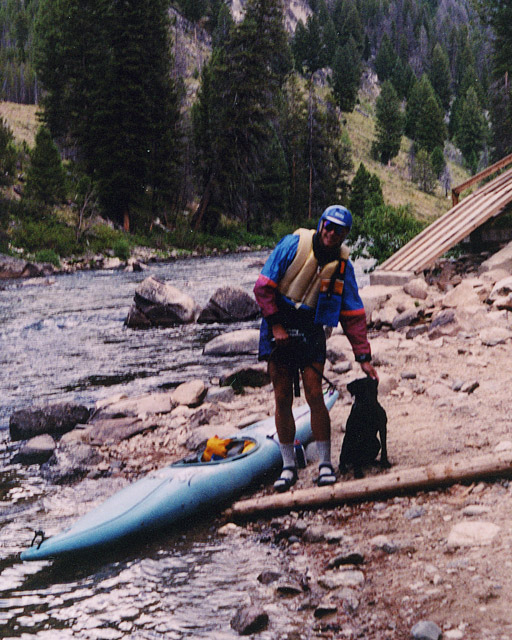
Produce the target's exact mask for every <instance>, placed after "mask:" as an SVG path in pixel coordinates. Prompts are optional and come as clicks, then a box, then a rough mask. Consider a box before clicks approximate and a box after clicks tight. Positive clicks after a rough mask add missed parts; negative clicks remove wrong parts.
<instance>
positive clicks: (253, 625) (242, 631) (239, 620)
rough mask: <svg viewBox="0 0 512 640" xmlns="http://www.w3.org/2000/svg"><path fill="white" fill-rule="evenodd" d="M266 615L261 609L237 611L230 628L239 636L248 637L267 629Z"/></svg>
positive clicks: (252, 607) (247, 608)
mask: <svg viewBox="0 0 512 640" xmlns="http://www.w3.org/2000/svg"><path fill="white" fill-rule="evenodd" d="M267 625H268V614H267V612H266V611H265V610H264V609H263V608H262V607H256V606H251V607H245V608H243V609H239V610H238V611H237V613H236V615H235V617H234V618H233V619H232V620H231V628H232V629H234V630H235V631H236V632H237V633H238V634H239V635H241V636H249V635H251V634H252V633H258V632H260V631H263V630H264V629H266V628H267Z"/></svg>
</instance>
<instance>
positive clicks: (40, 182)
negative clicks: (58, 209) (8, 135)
mask: <svg viewBox="0 0 512 640" xmlns="http://www.w3.org/2000/svg"><path fill="white" fill-rule="evenodd" d="M65 185H66V176H65V173H64V168H63V166H62V160H61V158H60V154H59V151H58V149H57V147H56V145H55V143H54V142H53V140H52V137H51V134H50V132H49V131H48V129H47V128H46V127H40V128H39V130H38V132H37V134H36V138H35V146H34V149H33V150H32V152H31V154H30V166H29V169H28V173H27V184H26V186H25V191H24V194H23V195H24V196H25V197H27V198H31V199H33V200H35V201H37V202H41V203H42V204H44V205H47V206H49V205H53V204H57V203H58V202H62V200H63V199H64V197H65V195H66V187H65Z"/></svg>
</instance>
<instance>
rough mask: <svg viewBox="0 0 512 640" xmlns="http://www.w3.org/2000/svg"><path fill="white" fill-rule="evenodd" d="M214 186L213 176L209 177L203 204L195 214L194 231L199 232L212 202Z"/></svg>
mask: <svg viewBox="0 0 512 640" xmlns="http://www.w3.org/2000/svg"><path fill="white" fill-rule="evenodd" d="M212 184H213V174H212V175H211V176H210V177H209V179H208V183H207V185H206V187H205V190H204V192H203V197H202V198H201V202H200V203H199V206H198V207H197V211H196V212H195V214H194V220H193V225H194V231H198V230H199V228H200V227H201V222H202V220H203V216H204V212H205V211H206V209H207V207H208V204H209V202H210V197H211V195H212Z"/></svg>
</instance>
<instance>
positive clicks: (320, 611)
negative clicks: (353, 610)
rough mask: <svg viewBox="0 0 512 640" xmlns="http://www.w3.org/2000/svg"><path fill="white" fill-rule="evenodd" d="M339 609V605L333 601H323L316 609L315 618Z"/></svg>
mask: <svg viewBox="0 0 512 640" xmlns="http://www.w3.org/2000/svg"><path fill="white" fill-rule="evenodd" d="M336 611H338V607H337V606H336V605H335V604H334V603H333V602H328V601H327V602H321V603H320V604H319V605H318V607H317V608H316V609H315V614H314V615H315V618H323V617H324V616H329V615H332V614H333V613H336Z"/></svg>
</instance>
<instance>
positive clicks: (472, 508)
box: [462, 504, 489, 517]
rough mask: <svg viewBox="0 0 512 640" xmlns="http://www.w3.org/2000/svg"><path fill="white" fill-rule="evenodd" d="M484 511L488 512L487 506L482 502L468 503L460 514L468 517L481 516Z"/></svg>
mask: <svg viewBox="0 0 512 640" xmlns="http://www.w3.org/2000/svg"><path fill="white" fill-rule="evenodd" d="M486 513H489V508H488V507H485V506H484V505H482V504H470V505H468V506H467V507H464V509H463V510H462V514H463V515H465V516H469V517H473V516H481V515H484V514H486Z"/></svg>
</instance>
